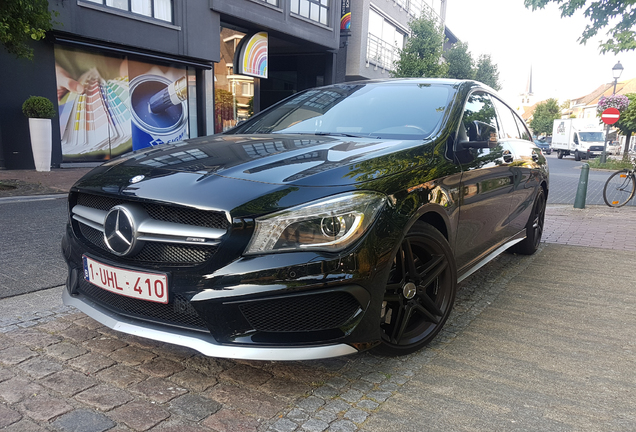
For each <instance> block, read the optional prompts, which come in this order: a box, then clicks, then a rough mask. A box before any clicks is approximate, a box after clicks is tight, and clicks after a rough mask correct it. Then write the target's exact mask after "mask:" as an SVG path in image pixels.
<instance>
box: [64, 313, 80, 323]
mask: <svg viewBox="0 0 636 432" xmlns="http://www.w3.org/2000/svg"><path fill="white" fill-rule="evenodd" d="M85 316H86V315H85V314H84V313H82V312H71V313H68V314H64V315H62V316H60V318H61V319H63V320H65V321H70V322H73V321H76V320H78V319H82V318H84V317H85Z"/></svg>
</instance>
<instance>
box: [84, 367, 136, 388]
mask: <svg viewBox="0 0 636 432" xmlns="http://www.w3.org/2000/svg"><path fill="white" fill-rule="evenodd" d="M96 376H97V378H99V379H100V380H102V381H106V382H107V383H111V384H113V385H116V386H117V387H121V388H126V387H129V386H131V385H133V384H137V383H139V382H141V381H143V380H145V379H146V378H147V377H148V376H147V375H146V374H143V373H141V372H139V371H137V370H135V369H133V368H130V367H128V366H123V365H115V366H112V367H109V368H108V369H104V370H102V371H100V372H98V373H97V375H96Z"/></svg>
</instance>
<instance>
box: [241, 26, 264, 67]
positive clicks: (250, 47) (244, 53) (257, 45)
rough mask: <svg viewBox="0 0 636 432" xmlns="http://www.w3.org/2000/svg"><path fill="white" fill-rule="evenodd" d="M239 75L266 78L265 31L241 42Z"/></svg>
mask: <svg viewBox="0 0 636 432" xmlns="http://www.w3.org/2000/svg"><path fill="white" fill-rule="evenodd" d="M238 65H239V71H238V73H239V74H241V75H248V76H253V77H256V78H267V33H266V32H259V33H256V34H254V35H253V36H252V37H250V38H249V39H247V40H246V41H244V42H242V43H241V54H240V58H239V62H238Z"/></svg>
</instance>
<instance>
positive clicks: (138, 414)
mask: <svg viewBox="0 0 636 432" xmlns="http://www.w3.org/2000/svg"><path fill="white" fill-rule="evenodd" d="M109 415H110V417H111V418H112V419H113V420H115V421H116V422H117V423H124V424H125V425H126V426H128V427H129V428H131V429H134V430H136V431H146V430H148V429H150V428H151V427H153V426H156V425H157V424H159V423H160V422H162V421H163V420H165V419H167V418H168V417H170V413H169V412H168V411H166V410H165V409H163V408H161V407H159V406H158V405H155V404H151V403H148V402H131V403H128V404H126V405H122V406H120V407H119V408H115V409H114V410H113V411H111V412H110V414H109Z"/></svg>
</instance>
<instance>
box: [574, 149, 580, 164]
mask: <svg viewBox="0 0 636 432" xmlns="http://www.w3.org/2000/svg"><path fill="white" fill-rule="evenodd" d="M574 160H575V161H577V162H578V161H580V160H581V153H579V151H578V150H574Z"/></svg>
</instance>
